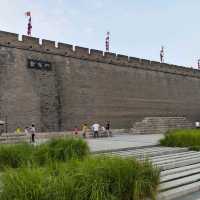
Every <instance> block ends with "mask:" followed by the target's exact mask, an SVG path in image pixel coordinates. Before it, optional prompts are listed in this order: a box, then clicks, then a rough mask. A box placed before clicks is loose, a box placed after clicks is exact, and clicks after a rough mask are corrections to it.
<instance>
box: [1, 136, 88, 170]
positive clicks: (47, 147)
mask: <svg viewBox="0 0 200 200" xmlns="http://www.w3.org/2000/svg"><path fill="white" fill-rule="evenodd" d="M88 154H89V147H88V145H87V143H86V142H85V141H84V140H82V139H80V138H71V137H67V138H65V139H53V140H50V141H49V142H47V143H45V144H41V145H38V146H33V145H31V144H26V143H24V144H15V145H2V146H1V147H0V169H3V168H7V167H11V168H18V167H21V166H24V165H39V166H41V165H44V164H48V163H50V162H54V161H61V162H66V161H69V160H71V159H82V158H83V157H84V156H86V155H88Z"/></svg>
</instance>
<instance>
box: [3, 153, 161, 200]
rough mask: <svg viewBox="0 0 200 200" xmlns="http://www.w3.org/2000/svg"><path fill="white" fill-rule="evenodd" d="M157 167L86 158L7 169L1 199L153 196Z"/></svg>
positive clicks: (89, 199) (132, 199) (140, 199)
mask: <svg viewBox="0 0 200 200" xmlns="http://www.w3.org/2000/svg"><path fill="white" fill-rule="evenodd" d="M158 183H159V170H157V169H155V168H153V166H152V165H151V164H150V163H148V162H144V163H139V162H138V161H136V160H132V159H122V158H118V157H112V158H109V157H99V156H98V157H92V156H90V157H87V158H85V159H83V160H72V161H70V162H68V163H54V165H53V166H51V167H48V168H47V167H45V168H38V167H36V168H32V169H30V168H28V169H26V168H21V169H18V171H16V170H9V171H7V172H6V173H5V175H4V178H3V188H2V193H1V194H0V199H1V200H13V199H15V200H35V199H38V200H66V199H67V200H68V199H69V200H143V199H146V198H151V199H156V191H157V186H158Z"/></svg>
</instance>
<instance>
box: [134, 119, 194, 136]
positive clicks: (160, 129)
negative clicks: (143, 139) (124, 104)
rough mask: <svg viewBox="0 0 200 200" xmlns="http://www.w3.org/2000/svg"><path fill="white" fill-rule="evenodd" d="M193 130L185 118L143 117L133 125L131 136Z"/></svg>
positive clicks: (192, 126)
mask: <svg viewBox="0 0 200 200" xmlns="http://www.w3.org/2000/svg"><path fill="white" fill-rule="evenodd" d="M182 128H194V124H193V123H192V122H190V121H189V120H187V119H186V118H185V117H145V118H144V119H143V120H142V121H141V122H136V123H134V124H133V128H132V129H131V130H130V133H132V134H164V133H166V132H167V131H168V130H173V129H182Z"/></svg>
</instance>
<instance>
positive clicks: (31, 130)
mask: <svg viewBox="0 0 200 200" xmlns="http://www.w3.org/2000/svg"><path fill="white" fill-rule="evenodd" d="M30 132H31V142H32V143H34V142H35V125H34V124H32V126H31V128H30Z"/></svg>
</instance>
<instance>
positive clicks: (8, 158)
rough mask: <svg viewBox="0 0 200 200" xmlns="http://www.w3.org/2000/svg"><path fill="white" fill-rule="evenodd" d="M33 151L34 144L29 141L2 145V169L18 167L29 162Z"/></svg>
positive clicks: (0, 152)
mask: <svg viewBox="0 0 200 200" xmlns="http://www.w3.org/2000/svg"><path fill="white" fill-rule="evenodd" d="M32 152H33V146H32V145H29V144H27V143H23V144H15V145H1V146H0V169H3V168H6V167H11V168H18V167H20V166H22V165H25V164H27V163H28V162H29V161H30V159H31V155H32Z"/></svg>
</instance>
